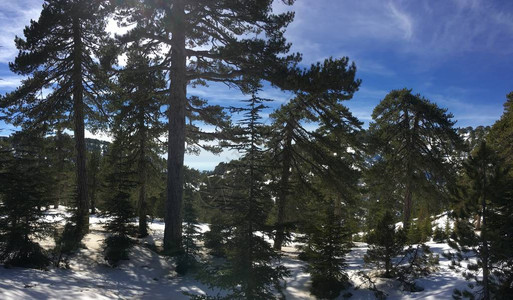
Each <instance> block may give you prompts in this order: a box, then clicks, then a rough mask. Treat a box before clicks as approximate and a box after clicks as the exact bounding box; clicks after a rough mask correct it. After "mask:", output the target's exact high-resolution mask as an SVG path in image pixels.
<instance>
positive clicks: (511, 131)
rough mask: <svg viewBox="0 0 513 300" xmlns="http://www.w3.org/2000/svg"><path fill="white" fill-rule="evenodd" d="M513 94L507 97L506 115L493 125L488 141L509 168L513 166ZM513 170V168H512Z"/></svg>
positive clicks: (505, 104)
mask: <svg viewBox="0 0 513 300" xmlns="http://www.w3.org/2000/svg"><path fill="white" fill-rule="evenodd" d="M512 120H513V92H511V93H509V94H508V95H507V96H506V103H504V113H503V114H502V116H501V118H500V119H499V120H498V121H497V122H495V124H493V126H492V128H491V130H490V134H489V136H488V138H487V140H488V141H489V142H490V145H491V146H492V147H493V148H495V149H497V151H498V152H499V155H500V156H501V157H502V158H503V159H504V160H505V162H506V163H507V164H508V165H509V166H513V150H511V145H512V144H513V121H512ZM511 169H512V170H513V168H511Z"/></svg>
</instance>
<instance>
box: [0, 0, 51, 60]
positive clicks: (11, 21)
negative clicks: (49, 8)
mask: <svg viewBox="0 0 513 300" xmlns="http://www.w3.org/2000/svg"><path fill="white" fill-rule="evenodd" d="M42 3H43V1H42V0H17V1H2V5H1V8H0V45H1V46H2V47H1V48H0V62H3V63H6V62H9V61H12V60H13V59H14V57H15V56H16V53H17V50H16V47H15V45H14V37H15V36H16V35H17V36H23V29H24V28H25V26H27V25H29V24H30V20H31V19H38V18H39V14H40V12H41V9H42Z"/></svg>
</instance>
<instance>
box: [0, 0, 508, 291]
mask: <svg viewBox="0 0 513 300" xmlns="http://www.w3.org/2000/svg"><path fill="white" fill-rule="evenodd" d="M282 2H283V4H285V5H290V6H291V7H292V9H293V5H294V3H293V2H294V1H293V0H282ZM272 7H273V1H272V0H258V1H256V0H255V1H238V0H219V1H217V0H216V1H203V0H195V1H192V0H172V1H171V0H170V1H158V0H112V1H109V0H45V1H44V4H43V8H42V11H41V14H40V16H39V19H37V20H33V21H31V22H30V24H26V27H25V29H24V31H23V36H20V37H16V40H15V43H16V47H17V49H18V54H17V56H16V57H15V59H14V60H13V61H12V62H11V63H9V69H10V70H11V72H13V73H15V74H18V75H20V76H25V77H24V78H25V79H24V80H23V81H22V82H21V84H20V85H19V86H18V87H17V88H16V89H14V90H13V91H11V92H8V93H6V94H3V95H1V96H0V120H2V121H4V122H6V123H9V124H11V125H12V126H14V127H15V128H16V131H15V132H14V133H12V134H10V135H9V136H3V137H1V138H0V264H2V265H3V267H5V269H4V268H2V269H0V277H1V278H2V279H3V280H4V279H6V280H7V279H9V276H15V275H12V274H18V275H16V276H18V277H12V278H18V279H17V280H19V281H20V280H21V281H22V282H25V281H24V280H25V279H27V280H28V281H27V282H29V281H30V282H32V281H34V282H36V281H37V280H36V279H33V278H35V277H30V276H33V275H29V274H43V273H45V272H46V273H45V274H53V275H55V276H62V277H63V280H64V278H66V277H67V276H68V275H66V274H70V273H65V272H64V270H65V271H69V272H72V271H73V272H74V271H75V270H79V269H80V268H82V267H81V266H78V267H77V261H79V260H80V259H84V257H85V256H89V257H88V259H92V261H90V260H87V263H85V264H93V265H94V266H95V267H94V268H91V270H92V271H90V273H87V274H89V275H87V276H91V277H94V276H96V275H95V272H104V273H106V274H107V273H108V272H111V271H109V270H128V269H126V268H128V266H130V264H131V262H132V264H139V265H140V266H142V267H141V269H144V268H145V267H146V269H151V268H153V265H152V264H154V261H153V260H159V261H164V262H166V265H165V266H164V267H161V268H162V272H163V275H162V274H161V275H162V276H161V277H155V276H157V275H148V276H150V277H148V280H149V282H150V283H147V284H153V283H152V281H154V282H157V281H158V284H159V289H160V290H159V291H158V293H157V292H155V294H152V288H151V287H149V288H147V289H146V288H144V289H140V290H138V291H141V290H142V292H141V293H140V294H133V293H135V292H136V289H135V288H133V287H131V286H130V283H127V284H126V285H127V286H126V287H125V289H126V294H122V293H121V292H120V293H121V294H116V295H114V294H112V295H111V294H104V295H103V297H106V298H105V299H112V298H117V299H149V298H153V299H161V298H162V299H175V298H176V299H178V297H183V298H184V299H187V298H191V299H285V298H291V299H295V298H297V299H308V298H317V299H342V298H344V299H346V298H352V299H373V298H376V299H386V298H387V297H389V299H396V298H402V297H403V296H404V299H410V298H414V297H416V296H415V295H428V294H421V293H429V292H430V289H435V290H436V289H439V288H440V286H436V284H432V285H429V284H423V283H425V282H426V281H425V280H426V278H433V276H436V274H441V272H442V271H443V272H448V273H450V274H458V275H454V276H459V277H458V278H460V279H461V283H460V284H459V285H456V284H454V285H453V286H448V287H444V289H445V290H444V291H445V294H443V295H445V296H449V297H452V298H453V299H486V300H489V299H513V205H511V203H512V201H513V146H512V145H513V92H511V93H509V94H508V95H505V99H504V101H505V102H504V112H503V115H502V116H501V117H500V119H498V120H497V121H496V122H495V123H494V124H493V126H475V127H458V126H457V125H456V121H455V119H454V116H453V114H452V113H451V112H450V111H448V109H446V108H445V107H442V106H440V105H439V104H438V103H437V102H436V101H437V99H428V98H427V97H425V96H423V95H421V94H418V93H416V92H415V91H414V90H412V89H409V88H403V87H402V86H401V83H398V84H399V86H400V88H397V87H393V86H391V87H389V92H388V94H387V95H386V96H385V97H384V98H383V99H379V104H378V105H377V106H376V107H374V109H373V112H372V120H371V121H370V122H369V124H368V126H365V125H364V122H362V121H361V120H359V119H358V118H357V117H356V116H355V114H354V113H353V112H352V111H351V110H350V109H349V108H348V107H347V105H346V103H347V101H349V100H351V99H352V98H353V96H354V95H356V94H358V92H359V90H360V88H361V87H362V85H364V82H363V81H362V80H361V79H359V75H358V72H357V65H356V64H355V63H354V62H352V61H351V59H350V58H349V57H347V56H341V57H329V58H326V59H324V60H321V61H318V62H316V63H313V64H308V65H309V66H308V65H307V64H304V63H302V54H301V53H293V52H291V50H290V49H291V44H290V43H289V42H287V40H286V38H285V35H284V34H285V29H286V28H287V26H288V25H289V24H291V22H292V21H293V19H294V13H293V11H287V12H284V13H276V12H274V11H273V9H272ZM109 20H115V21H116V22H117V25H118V26H119V27H120V28H124V29H126V30H125V33H122V34H115V35H113V34H109V33H108V32H107V28H106V27H107V24H108V22H109ZM305 65H306V66H305ZM218 83H222V84H224V86H225V87H226V88H227V89H237V90H239V91H240V92H241V93H242V94H243V95H244V97H243V98H241V99H240V100H239V101H238V105H237V106H232V105H231V104H233V102H231V104H230V105H220V104H218V103H222V101H223V99H219V100H220V101H219V102H216V103H211V101H209V100H207V99H203V98H201V97H199V96H196V95H192V93H190V89H191V88H192V87H197V86H201V87H203V88H205V89H206V90H207V91H208V88H209V85H211V84H218ZM269 85H270V86H272V87H274V88H276V89H279V90H281V91H285V92H287V93H288V95H291V97H290V99H288V101H286V102H285V103H282V102H279V103H278V104H277V103H276V99H272V98H269V97H267V94H265V93H263V92H262V91H263V89H264V87H266V86H269ZM86 130H88V131H90V132H93V133H102V134H106V135H108V136H109V137H110V140H109V141H103V140H99V139H94V138H86V135H85V132H86ZM204 151H207V152H211V153H214V154H219V153H222V152H223V151H232V152H236V153H237V154H238V155H237V157H234V158H233V159H232V160H231V161H226V162H221V163H219V164H218V165H217V166H216V167H215V169H213V170H201V171H200V170H197V169H194V168H190V167H188V166H186V165H185V164H184V156H185V155H186V154H199V153H200V152H204ZM98 236H99V237H98ZM92 237H98V238H97V240H98V241H99V242H98V245H93V246H91V239H92ZM441 245H442V246H441ZM95 247H97V248H95ZM437 247H438V248H437ZM440 247H441V248H440ZM92 249H93V250H94V251H93V250H92ZM437 249H438V250H437ZM440 249H442V250H440ZM355 251H357V252H358V251H360V252H361V255H360V256H359V257H360V258H361V259H360V260H357V262H356V263H355V259H354V255H355V253H356V252H355ZM93 252H94V255H95V256H94V258H91V256H93V254H91V253H93ZM137 253H139V256H138V255H136V254H137ZM142 254H144V255H142ZM298 266H299V267H298ZM77 268H78V269H77ZM123 268H125V269H123ZM32 269H35V270H42V271H38V272H43V273H8V272H11V271H12V270H26V272H35V271H32ZM146 269H145V270H141V272H149V271H148V270H146ZM95 270H96V271H95ZM98 270H100V271H98ZM441 270H442V271H441ZM61 271H62V273H59V272H61ZM16 272H17V271H16ZM20 272H21V271H20ZM23 272H25V271H23ZM51 272H53V273H51ZM112 272H114V271H112ZM137 272H138V271H137V270H134V273H133V276H137V274H138V273H137ZM298 272H300V273H301V274H307V276H308V277H307V278H308V280H306V281H302V282H300V283H298V284H297V285H298V286H297V287H296V288H297V289H298V290H302V292H301V293H300V294H301V295H302V296H301V297H300V296H298V295H299V294H293V293H292V292H291V288H294V287H295V285H294V281H293V280H291V279H290V278H291V276H292V275H293V274H298ZM2 273H3V274H4V275H2ZM150 273H151V272H149V273H148V274H150ZM10 274H11V275H10ZM20 274H21V275H20ZM23 274H25V275H23ZM59 274H61V275H59ZM127 274H128V273H127ZM140 274H143V273H140ZM144 274H146V273H144ZM151 274H153V273H151ZM53 275H52V276H53ZM24 276H27V277H24ZM34 276H35V275H34ZM37 276H40V275H37ZM41 276H43V275H41ZM45 276H46V275H45ZM70 276H71V275H70ZM87 276H86V277H87ZM126 276H127V278H128V277H129V275H126ZM140 276H141V278H142V276H143V275H140ZM145 276H146V275H145ZM159 276H160V275H159ZM305 276H306V275H305ZM451 276H452V275H451ZM29 277H30V278H31V279H29ZM45 278H46V277H45ZM77 278H78V277H77ZM287 278H289V279H287ZM46 280H49V279H46ZM80 280H81V279H77V281H80ZM84 280H85V279H84ZM127 280H128V279H127ZM130 280H131V282H133V281H134V280H135V281H137V280H136V279H133V278H131V279H130ZM166 280H168V281H169V282H174V283H173V285H175V287H173V289H175V288H177V287H178V290H179V292H178V293H176V294H173V293H171V292H170V293H171V294H167V292H166V284H171V283H166V282H167V281H166ZM173 280H175V281H173ZM176 280H178V281H176ZM423 280H424V281H423ZM10 282H11V284H12V285H13V286H11V287H10V286H9V283H5V284H0V289H2V290H3V293H4V294H3V297H4V299H11V298H12V299H21V298H23V295H25V297H29V296H26V295H31V296H30V297H33V298H37V299H39V298H40V299H47V298H52V296H50V295H49V294H45V292H44V290H41V291H40V292H39V294H30V293H29V294H23V293H20V294H16V293H17V292H15V291H17V288H15V287H14V282H15V280H14V279H13V280H12V281H10ZM70 284H71V283H70ZM73 284H74V283H73ZM77 284H78V283H77ZM42 285H43V284H42V283H34V284H32V283H26V284H25V286H24V288H25V289H32V290H35V289H37V288H41V287H42ZM105 285H106V284H100V283H98V285H97V286H96V287H92V288H91V289H93V290H94V289H97V290H98V291H101V290H102V289H104V290H106V289H107V288H105ZM176 286H177V287H176ZM191 286H196V287H203V288H197V289H196V288H190V287H191ZM188 287H189V288H188ZM118 288H119V287H118ZM49 289H51V287H50V288H49ZM131 289H133V291H132V292H133V293H131V292H130V290H131ZM9 291H11V292H12V294H9ZM155 291H156V289H155ZM397 291H400V292H397ZM49 292H50V291H47V292H46V293H49ZM61 293H64V294H57V296H56V295H54V296H53V297H57V298H59V296H58V295H65V293H66V291H61ZM102 293H107V292H105V291H104V292H102ZM397 293H399V294H397ZM70 295H71V294H70ZM152 295H153V296H152ZM433 295H434V294H433ZM445 296H438V297H440V298H437V296H436V295H435V296H432V297H434V298H431V299H444V297H445ZM9 297H11V298H9ZM17 297H18V298H17ZM70 297H71V296H70ZM73 297H74V298H76V299H78V298H77V296H76V295H75V296H73ZM408 297H410V298H408ZM421 297H424V296H421ZM426 297H427V296H426ZM63 298H64V296H63ZM83 299H88V298H87V296H85V298H83ZM98 299H104V298H101V297H100V296H99V298H98Z"/></svg>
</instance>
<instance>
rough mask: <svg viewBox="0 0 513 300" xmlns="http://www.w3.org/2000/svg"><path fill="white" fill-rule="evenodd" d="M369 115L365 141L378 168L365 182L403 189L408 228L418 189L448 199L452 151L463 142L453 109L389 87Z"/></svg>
mask: <svg viewBox="0 0 513 300" xmlns="http://www.w3.org/2000/svg"><path fill="white" fill-rule="evenodd" d="M372 118H373V119H374V122H373V123H371V124H370V128H369V134H370V136H371V137H370V142H369V144H370V155H371V157H372V158H373V160H374V161H373V164H374V165H375V167H374V166H373V167H372V168H371V169H379V170H380V172H382V173H381V174H380V175H378V176H374V177H373V178H374V179H376V180H378V182H370V183H369V184H370V185H371V186H375V185H380V186H387V187H388V188H387V189H390V187H391V188H392V190H390V191H389V192H388V196H390V195H395V197H397V194H400V195H402V196H401V197H402V200H403V201H402V202H403V209H402V212H403V222H404V226H405V228H407V227H408V226H409V225H410V221H411V214H412V209H413V204H414V202H413V200H414V199H415V198H416V197H419V193H421V195H422V198H424V199H426V200H427V199H437V201H440V200H439V199H448V192H447V190H448V185H450V184H451V182H452V181H453V179H454V174H455V172H454V171H455V170H454V168H453V165H454V164H453V161H452V160H453V159H452V157H453V155H452V154H453V151H454V150H455V149H459V148H460V147H461V145H462V142H461V139H460V137H459V136H458V135H457V133H456V131H455V129H454V128H453V125H454V121H452V120H451V118H452V115H451V114H448V113H447V110H446V109H441V108H439V107H438V106H437V105H436V104H434V103H432V102H430V101H429V100H427V99H425V98H423V97H421V96H420V95H413V94H412V93H411V90H407V89H403V90H394V91H391V92H390V93H389V94H388V95H387V96H386V97H385V98H384V99H383V100H382V101H381V102H380V103H379V104H378V106H376V108H375V109H374V112H373V114H372ZM373 171H375V170H371V172H373ZM380 178H381V179H382V180H380ZM390 192H391V193H390ZM432 202H433V201H432Z"/></svg>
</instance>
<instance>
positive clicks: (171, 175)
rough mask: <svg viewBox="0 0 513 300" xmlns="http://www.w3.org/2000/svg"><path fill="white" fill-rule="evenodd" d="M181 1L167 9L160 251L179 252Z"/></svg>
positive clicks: (182, 79)
mask: <svg viewBox="0 0 513 300" xmlns="http://www.w3.org/2000/svg"><path fill="white" fill-rule="evenodd" d="M184 19H185V3H184V1H181V0H178V1H175V2H174V3H173V8H172V9H171V21H172V30H171V33H172V39H171V49H172V53H171V71H170V75H169V76H170V81H171V83H170V97H169V108H168V111H167V115H168V120H169V124H168V126H169V127H168V129H169V139H168V157H167V201H166V214H165V229H164V250H165V251H166V252H168V253H173V252H175V251H179V250H180V248H181V246H182V215H181V209H182V197H183V159H184V152H185V105H186V101H187V99H186V95H187V78H186V75H187V74H186V54H185V22H184Z"/></svg>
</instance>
